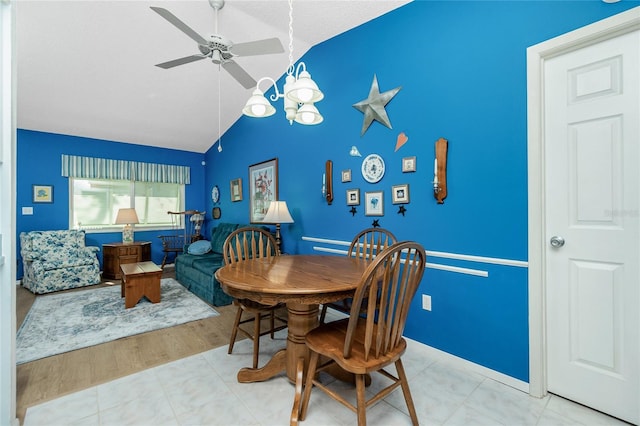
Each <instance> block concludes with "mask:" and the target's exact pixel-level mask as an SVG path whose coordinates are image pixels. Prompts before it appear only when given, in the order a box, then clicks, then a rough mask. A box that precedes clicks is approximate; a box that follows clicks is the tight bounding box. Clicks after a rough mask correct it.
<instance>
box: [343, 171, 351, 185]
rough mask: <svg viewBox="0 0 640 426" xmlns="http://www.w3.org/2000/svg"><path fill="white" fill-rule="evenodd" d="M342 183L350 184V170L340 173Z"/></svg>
mask: <svg viewBox="0 0 640 426" xmlns="http://www.w3.org/2000/svg"><path fill="white" fill-rule="evenodd" d="M342 181H343V182H351V169H347V170H343V171H342Z"/></svg>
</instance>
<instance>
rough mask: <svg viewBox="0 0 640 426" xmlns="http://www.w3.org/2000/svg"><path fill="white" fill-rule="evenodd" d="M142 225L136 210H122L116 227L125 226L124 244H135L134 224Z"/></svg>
mask: <svg viewBox="0 0 640 426" xmlns="http://www.w3.org/2000/svg"><path fill="white" fill-rule="evenodd" d="M136 223H140V221H139V220H138V215H137V214H136V209H120V210H118V215H117V216H116V225H124V228H122V242H123V243H124V244H131V243H132V242H133V227H132V226H131V225H132V224H136Z"/></svg>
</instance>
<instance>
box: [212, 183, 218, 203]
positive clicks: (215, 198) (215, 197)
mask: <svg viewBox="0 0 640 426" xmlns="http://www.w3.org/2000/svg"><path fill="white" fill-rule="evenodd" d="M211 200H212V201H213V202H214V203H217V202H218V201H220V189H219V188H218V185H213V189H212V190H211Z"/></svg>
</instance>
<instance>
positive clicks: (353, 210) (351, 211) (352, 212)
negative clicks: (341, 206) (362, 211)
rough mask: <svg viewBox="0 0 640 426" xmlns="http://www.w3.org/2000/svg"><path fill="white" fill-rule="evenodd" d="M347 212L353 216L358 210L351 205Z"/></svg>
mask: <svg viewBox="0 0 640 426" xmlns="http://www.w3.org/2000/svg"><path fill="white" fill-rule="evenodd" d="M349 213H351V216H355V215H356V213H358V210H356V208H355V207H351V210H349Z"/></svg>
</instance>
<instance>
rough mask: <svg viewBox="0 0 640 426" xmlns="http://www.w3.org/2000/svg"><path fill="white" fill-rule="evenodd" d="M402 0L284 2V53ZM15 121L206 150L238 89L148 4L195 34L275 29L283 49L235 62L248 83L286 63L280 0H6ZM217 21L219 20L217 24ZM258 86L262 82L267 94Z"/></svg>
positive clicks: (235, 105)
mask: <svg viewBox="0 0 640 426" xmlns="http://www.w3.org/2000/svg"><path fill="white" fill-rule="evenodd" d="M409 1H411V0H294V3H293V16H294V23H293V30H294V31H293V35H294V40H293V59H294V61H296V60H297V59H299V58H300V57H301V56H302V55H303V54H304V53H305V52H306V51H307V50H309V49H310V48H311V47H312V46H314V45H316V44H318V43H321V42H323V41H325V40H327V39H329V38H331V37H333V36H335V35H338V34H340V33H343V32H345V31H347V30H349V29H351V28H354V27H356V26H358V25H360V24H363V23H365V22H367V21H369V20H371V19H374V18H376V17H378V16H380V15H382V14H384V13H387V12H389V11H391V10H393V9H395V8H397V7H400V6H402V5H404V4H406V3H408V2H409ZM16 4H17V6H16V49H17V55H16V56H17V58H16V59H17V125H18V128H21V129H28V130H38V131H44V132H52V133H60V134H67V135H74V136H83V137H89V138H96V139H105V140H112V141H119V142H128V143H134V144H140V145H150V146H158V147H164V148H174V149H181V150H187V151H193V152H205V151H206V150H207V149H209V148H210V147H211V146H212V145H213V144H214V143H215V142H216V140H217V139H218V134H219V132H220V133H224V132H225V131H226V130H227V129H228V128H229V127H230V126H231V125H233V123H234V122H235V121H236V120H237V119H238V118H239V117H240V115H241V110H242V107H243V106H244V103H245V102H246V100H247V99H248V98H249V96H250V95H251V92H252V89H246V88H244V87H243V86H242V85H240V84H239V83H238V82H237V81H236V80H235V79H233V78H232V77H231V76H230V75H229V73H228V72H226V71H225V70H224V69H220V68H219V66H218V65H215V64H213V63H211V61H210V60H200V61H196V62H193V63H189V64H185V65H181V66H178V67H174V68H170V69H162V68H159V67H156V66H154V65H155V64H159V63H162V62H166V61H169V60H172V59H176V58H180V57H184V56H188V55H193V54H198V53H199V51H198V48H197V44H196V42H195V41H193V40H192V39H190V38H189V37H188V36H187V35H185V34H184V33H183V32H181V31H179V30H178V29H177V28H176V27H174V26H173V25H171V24H170V23H169V22H168V21H167V20H165V19H164V18H162V17H161V16H160V15H158V14H157V13H155V12H154V11H152V10H151V9H150V6H154V7H162V8H165V9H167V10H169V11H171V12H172V13H173V14H174V15H175V16H176V17H178V18H179V19H180V20H182V21H183V22H184V23H185V24H187V25H188V26H190V27H191V28H193V29H194V30H195V31H196V32H197V33H198V34H200V35H202V36H203V37H208V36H209V35H210V34H213V33H215V32H216V31H215V29H216V24H217V33H218V34H220V35H223V36H224V37H226V38H227V39H229V40H231V41H232V42H234V43H244V42H248V41H254V40H261V39H266V38H271V37H278V38H279V39H280V41H281V42H282V45H283V46H284V50H285V51H284V52H283V53H278V54H271V55H260V56H247V57H238V58H236V63H237V64H238V65H240V66H241V67H242V68H244V69H245V70H246V71H247V72H248V73H249V74H250V75H251V76H252V77H253V78H254V79H255V80H258V79H259V78H261V77H264V76H269V77H272V78H274V79H277V78H279V77H280V76H281V75H282V74H284V73H285V72H286V70H287V67H288V65H289V59H288V55H289V54H288V45H289V5H288V2H287V1H285V0H254V1H250V0H228V1H227V2H226V4H225V5H224V7H223V8H222V9H221V10H219V11H218V12H217V19H216V11H215V10H214V9H213V8H212V7H211V5H210V4H209V1H208V0H198V1H177V0H174V1H152V2H150V1H138V0H134V1H126V0H118V1H116V0H112V1H82V0H72V1H56V0H43V1H36V0H22V1H18V2H16ZM216 21H217V22H216ZM267 87H268V85H267V86H264V87H263V85H261V86H260V88H261V89H263V90H266V89H267Z"/></svg>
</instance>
